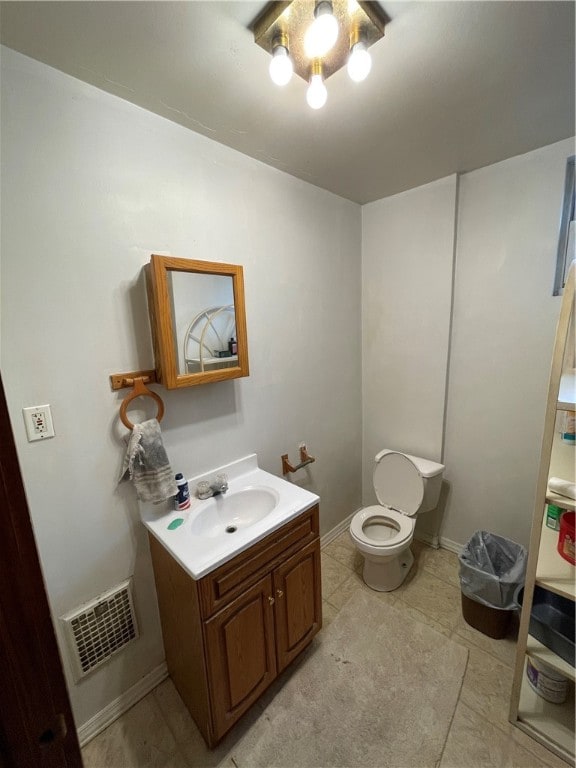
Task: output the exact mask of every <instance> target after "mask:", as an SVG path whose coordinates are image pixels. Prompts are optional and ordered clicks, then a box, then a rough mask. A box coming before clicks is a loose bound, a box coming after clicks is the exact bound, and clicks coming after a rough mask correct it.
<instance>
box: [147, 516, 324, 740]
mask: <svg viewBox="0 0 576 768" xmlns="http://www.w3.org/2000/svg"><path fill="white" fill-rule="evenodd" d="M150 550H151V553H152V561H153V565H154V576H155V580H156V590H157V593H158V604H159V608H160V617H161V621H162V633H163V637H164V646H165V650H166V661H167V664H168V671H169V673H170V676H171V677H172V680H173V682H174V685H175V686H176V688H177V690H178V692H179V693H180V696H181V697H182V700H183V701H184V703H185V704H186V706H187V707H188V710H189V711H190V713H191V715H192V717H193V718H194V720H195V721H196V724H197V725H198V728H199V729H200V732H201V733H202V735H203V736H204V739H205V740H206V742H207V744H208V745H209V746H210V747H213V746H215V745H216V744H217V743H218V741H220V739H221V738H222V737H223V736H224V734H225V733H226V732H227V731H228V730H229V729H230V728H231V727H232V726H233V725H234V723H236V722H237V721H238V719H239V718H240V717H241V716H242V715H243V714H244V713H245V712H246V711H247V710H248V709H249V708H250V706H251V705H252V704H253V703H254V702H255V701H256V700H257V699H258V698H259V697H260V695H261V694H262V693H263V692H264V691H265V690H266V688H267V687H268V686H269V685H270V683H272V681H273V680H274V679H275V678H276V677H277V675H278V674H279V673H280V672H282V670H283V669H285V667H286V666H287V665H288V664H290V662H291V661H292V660H293V659H294V658H295V657H296V656H297V655H298V654H299V653H300V652H301V651H302V650H303V649H304V648H305V647H306V646H307V645H308V643H309V642H310V641H311V640H312V638H313V637H314V635H315V634H316V633H317V632H318V630H319V629H320V627H321V625H322V600H321V586H320V539H319V532H318V506H317V505H316V506H314V507H312V508H311V509H309V510H307V511H306V512H303V513H302V514H301V515H299V516H298V517H297V518H295V519H294V520H291V521H290V522H288V523H286V525H284V526H283V527H282V528H280V529H278V530H277V531H275V532H274V533H272V534H270V535H269V536H267V537H266V538H265V539H263V540H262V541H260V542H258V543H256V544H254V545H253V546H252V547H250V549H248V550H246V551H245V552H241V553H240V554H239V555H237V556H236V557H234V558H233V559H232V560H230V561H229V562H227V563H224V565H222V566H220V567H219V568H217V569H216V570H214V571H213V572H212V573H209V574H208V575H207V576H204V577H203V578H202V579H199V580H198V581H195V580H194V579H193V578H192V577H191V576H189V575H188V574H187V573H186V571H184V569H183V568H182V567H181V566H180V565H179V564H178V563H177V562H176V560H174V558H173V557H172V556H171V555H170V553H169V552H168V551H167V550H166V549H165V548H164V547H163V546H162V545H161V544H160V543H159V542H158V541H157V540H156V539H155V538H154V537H153V536H150Z"/></svg>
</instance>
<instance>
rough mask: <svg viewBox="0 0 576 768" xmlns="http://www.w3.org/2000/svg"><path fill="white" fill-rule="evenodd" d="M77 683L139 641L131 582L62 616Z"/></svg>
mask: <svg viewBox="0 0 576 768" xmlns="http://www.w3.org/2000/svg"><path fill="white" fill-rule="evenodd" d="M61 618H62V621H63V623H64V627H65V629H66V635H67V638H68V643H69V646H70V650H71V652H72V659H73V661H74V672H75V677H76V680H80V678H82V677H85V676H86V675H87V674H89V673H90V672H92V670H94V669H96V668H97V667H99V666H101V665H102V664H104V663H105V662H106V661H108V660H109V659H110V658H111V657H112V656H113V655H114V654H116V653H118V651H120V650H122V649H123V648H124V647H125V646H126V645H127V644H128V643H130V642H131V641H132V640H135V639H136V638H137V637H138V625H137V623H136V615H135V613H134V604H133V601H132V589H131V583H130V580H128V581H125V582H123V583H122V584H119V585H118V586H116V587H113V588H112V589H111V590H109V591H108V592H104V593H103V594H101V595H99V596H98V597H97V598H95V599H94V600H92V601H91V602H89V603H85V604H84V605H82V606H80V608H77V609H75V610H74V611H71V612H70V613H68V614H66V615H65V616H62V617H61Z"/></svg>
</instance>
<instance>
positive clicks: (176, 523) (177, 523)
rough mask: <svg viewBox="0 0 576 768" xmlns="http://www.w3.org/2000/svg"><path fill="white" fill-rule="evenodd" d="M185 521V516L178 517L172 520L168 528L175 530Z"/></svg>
mask: <svg viewBox="0 0 576 768" xmlns="http://www.w3.org/2000/svg"><path fill="white" fill-rule="evenodd" d="M183 522H184V518H183V517H177V518H176V519H175V520H172V522H171V523H170V525H169V526H168V530H169V531H173V530H174V529H175V528H180V526H181V525H182V523H183Z"/></svg>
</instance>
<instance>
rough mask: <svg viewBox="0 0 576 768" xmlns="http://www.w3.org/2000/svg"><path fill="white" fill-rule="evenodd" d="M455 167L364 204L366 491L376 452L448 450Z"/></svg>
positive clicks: (367, 498) (370, 497)
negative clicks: (446, 403)
mask: <svg viewBox="0 0 576 768" xmlns="http://www.w3.org/2000/svg"><path fill="white" fill-rule="evenodd" d="M456 182H457V180H456V177H455V176H451V177H449V178H446V179H442V180H441V181H438V182H434V183H432V184H427V185H425V186H423V187H419V188H417V189H413V190H410V191H408V192H403V193H401V194H399V195H394V196H393V197H387V198H385V199H383V200H379V201H377V202H375V203H370V204H369V205H365V206H364V207H363V209H362V318H363V319H362V350H363V367H362V379H363V384H362V386H363V394H362V411H363V419H364V433H363V454H362V456H363V480H364V482H363V501H364V503H365V504H368V503H370V504H373V503H375V495H374V490H373V486H372V471H373V468H374V456H375V455H376V453H377V452H378V451H379V450H381V449H382V448H393V449H395V450H399V451H405V452H407V453H412V454H415V455H417V456H422V457H424V458H427V459H432V460H433V461H441V459H442V434H443V423H444V401H445V390H446V366H447V361H448V347H449V339H450V311H451V293H452V268H453V258H454V215H455V205H456V189H457V183H456Z"/></svg>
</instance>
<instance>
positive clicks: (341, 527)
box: [320, 507, 361, 549]
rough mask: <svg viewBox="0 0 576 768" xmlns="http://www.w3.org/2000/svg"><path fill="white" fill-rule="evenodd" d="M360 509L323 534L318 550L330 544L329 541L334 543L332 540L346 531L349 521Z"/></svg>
mask: <svg viewBox="0 0 576 768" xmlns="http://www.w3.org/2000/svg"><path fill="white" fill-rule="evenodd" d="M360 509H361V507H359V508H358V509H355V510H354V512H352V514H351V515H348V517H345V518H344V520H341V521H340V522H339V523H338V525H336V526H335V527H334V528H332V530H331V531H328V533H325V534H324V536H322V537H321V538H320V548H321V549H322V548H324V547H325V546H327V545H328V544H330V542H331V541H334V539H335V538H336V537H337V536H340V534H341V533H343V532H344V531H347V530H348V528H350V521H351V520H352V518H353V517H354V515H355V514H356V512H359V511H360Z"/></svg>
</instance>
